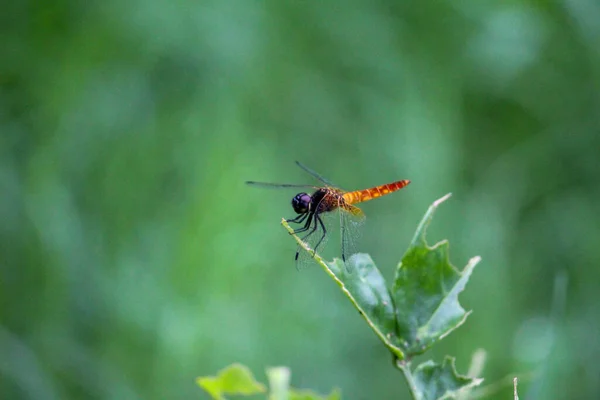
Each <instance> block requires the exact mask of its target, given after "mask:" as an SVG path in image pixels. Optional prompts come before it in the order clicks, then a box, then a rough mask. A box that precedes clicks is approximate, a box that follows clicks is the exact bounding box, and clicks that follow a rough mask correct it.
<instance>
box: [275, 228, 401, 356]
mask: <svg viewBox="0 0 600 400" xmlns="http://www.w3.org/2000/svg"><path fill="white" fill-rule="evenodd" d="M281 223H282V225H283V226H284V227H285V228H286V229H287V230H288V231H289V232H290V233H293V229H292V228H291V227H290V226H289V225H288V224H287V223H286V222H285V220H282V222H281ZM293 236H294V238H295V239H296V241H297V242H298V244H300V246H301V247H303V248H304V250H305V251H308V252H310V253H311V254H312V249H310V248H309V247H308V244H306V243H305V242H303V241H302V240H300V238H299V237H298V236H296V235H293ZM314 258H315V261H316V262H317V263H318V264H319V265H320V266H321V267H322V268H323V269H324V270H325V272H326V273H327V274H328V275H329V276H331V278H333V280H334V281H335V282H336V283H337V284H338V285H339V286H340V288H341V289H342V292H343V293H344V294H345V295H346V296H347V297H348V298H349V299H350V301H351V302H352V304H353V305H354V307H356V309H357V310H358V311H359V313H360V314H361V315H362V316H363V317H364V319H365V320H366V321H367V323H368V324H369V326H370V327H371V329H373V331H374V332H375V334H377V336H378V337H379V338H380V339H381V340H382V341H383V343H384V344H385V345H386V346H387V347H388V348H389V349H390V351H392V353H394V354H395V355H396V357H397V358H399V359H403V358H404V353H403V352H402V350H401V348H400V347H399V346H398V344H397V339H398V337H397V333H396V332H397V331H396V314H395V312H394V303H393V300H392V296H391V294H390V292H389V290H388V288H387V287H386V284H385V279H384V278H383V276H382V275H381V273H380V272H379V270H378V269H377V267H376V266H375V264H374V263H373V260H372V259H371V257H370V256H369V255H368V254H361V253H358V254H354V255H352V256H351V257H350V258H349V259H348V260H346V264H347V265H344V262H343V261H342V260H340V259H337V258H336V259H334V260H333V262H330V263H328V262H326V261H325V260H323V259H322V258H321V256H320V255H319V254H318V253H317V254H315V257H314ZM349 271H351V272H349Z"/></svg>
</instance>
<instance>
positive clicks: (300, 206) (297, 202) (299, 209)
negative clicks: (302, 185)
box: [292, 193, 311, 214]
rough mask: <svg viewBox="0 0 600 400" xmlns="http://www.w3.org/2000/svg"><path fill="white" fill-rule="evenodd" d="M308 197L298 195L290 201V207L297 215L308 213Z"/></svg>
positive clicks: (304, 194)
mask: <svg viewBox="0 0 600 400" xmlns="http://www.w3.org/2000/svg"><path fill="white" fill-rule="evenodd" d="M310 200H311V198H310V196H309V195H308V194H306V193H298V194H297V195H296V196H294V198H293V199H292V207H293V208H294V211H296V213H297V214H304V213H306V212H308V209H309V206H310Z"/></svg>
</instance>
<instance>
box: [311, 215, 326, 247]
mask: <svg viewBox="0 0 600 400" xmlns="http://www.w3.org/2000/svg"><path fill="white" fill-rule="evenodd" d="M316 219H317V222H318V223H319V224H320V225H321V228H323V235H321V238H320V239H319V241H318V242H317V244H316V245H315V247H313V251H314V252H315V253H316V252H317V247H319V245H320V244H321V242H322V241H323V239H325V235H326V234H327V229H325V224H323V220H322V219H321V217H319V216H318V215H317V216H316ZM316 225H317V224H316V223H315V226H316Z"/></svg>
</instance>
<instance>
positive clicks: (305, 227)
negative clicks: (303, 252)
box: [295, 213, 318, 261]
mask: <svg viewBox="0 0 600 400" xmlns="http://www.w3.org/2000/svg"><path fill="white" fill-rule="evenodd" d="M313 215H315V214H314V213H311V214H310V216H309V217H308V221H306V225H305V226H304V228H300V229H298V231H300V230H304V231H306V230H308V229H309V228H310V223H311V221H312V219H313ZM315 219H316V218H315ZM317 226H318V225H317V223H316V222H315V224H314V226H313V228H312V230H311V231H310V232H308V233H307V234H306V235H305V236H304V237H302V238H300V240H302V241H304V239H306V238H307V237H309V236H310V235H312V234H313V233H314V232H315V230H316V229H317ZM299 256H300V247H298V250H296V257H295V260H296V261H298V257H299Z"/></svg>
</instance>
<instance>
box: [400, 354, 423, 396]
mask: <svg viewBox="0 0 600 400" xmlns="http://www.w3.org/2000/svg"><path fill="white" fill-rule="evenodd" d="M396 366H397V367H398V368H399V369H400V370H401V371H402V374H403V375H404V379H406V383H407V384H408V389H409V391H410V394H411V396H412V398H413V399H414V400H421V399H422V396H421V392H420V391H419V389H417V384H416V383H415V378H414V376H413V374H412V371H411V370H410V362H408V361H406V360H398V361H396Z"/></svg>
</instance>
